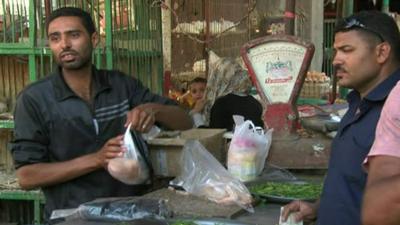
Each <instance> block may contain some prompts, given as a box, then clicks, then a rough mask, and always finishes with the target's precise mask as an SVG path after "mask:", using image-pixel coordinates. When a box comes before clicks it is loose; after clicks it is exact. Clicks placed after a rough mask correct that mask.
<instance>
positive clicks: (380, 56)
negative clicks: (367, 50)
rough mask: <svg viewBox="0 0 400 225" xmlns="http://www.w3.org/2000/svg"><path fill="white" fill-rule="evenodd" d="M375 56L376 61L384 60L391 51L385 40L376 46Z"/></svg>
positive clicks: (381, 61) (382, 61)
mask: <svg viewBox="0 0 400 225" xmlns="http://www.w3.org/2000/svg"><path fill="white" fill-rule="evenodd" d="M375 51H376V56H377V61H378V63H384V62H386V61H387V60H388V59H389V57H390V53H391V52H392V47H391V46H390V45H389V43H387V42H382V43H380V44H378V45H377V46H376V49H375Z"/></svg>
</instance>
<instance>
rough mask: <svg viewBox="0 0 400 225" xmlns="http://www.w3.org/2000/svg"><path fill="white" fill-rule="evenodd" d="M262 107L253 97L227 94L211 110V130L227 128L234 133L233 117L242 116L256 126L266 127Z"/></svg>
mask: <svg viewBox="0 0 400 225" xmlns="http://www.w3.org/2000/svg"><path fill="white" fill-rule="evenodd" d="M262 111H263V108H262V105H261V104H260V102H258V101H257V99H255V98H254V97H253V96H251V95H247V96H240V95H235V94H227V95H225V96H222V97H220V98H218V99H217V100H216V101H215V103H214V105H213V106H212V108H211V113H210V125H209V127H210V128H225V129H227V130H228V131H232V130H233V127H234V126H235V125H234V124H235V123H234V121H233V118H232V116H233V115H241V116H243V117H244V119H245V120H251V121H252V122H253V123H254V125H255V126H259V127H264V122H263V121H262V119H261V117H262Z"/></svg>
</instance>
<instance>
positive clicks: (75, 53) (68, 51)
mask: <svg viewBox="0 0 400 225" xmlns="http://www.w3.org/2000/svg"><path fill="white" fill-rule="evenodd" d="M77 54H78V53H77V52H76V51H73V50H67V51H62V52H61V53H60V55H59V56H60V57H63V56H65V55H77Z"/></svg>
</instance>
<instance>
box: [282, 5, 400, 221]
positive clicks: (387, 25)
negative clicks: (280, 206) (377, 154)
mask: <svg viewBox="0 0 400 225" xmlns="http://www.w3.org/2000/svg"><path fill="white" fill-rule="evenodd" d="M334 49H335V56H334V59H333V65H334V67H335V69H336V76H337V78H338V84H339V85H340V86H342V87H346V88H351V89H353V91H352V92H351V93H349V95H348V96H347V101H348V103H349V109H348V111H347V113H346V114H345V116H344V117H343V119H342V121H341V123H340V126H339V129H338V132H337V135H336V137H335V138H334V140H333V142H332V147H331V156H330V161H329V167H328V174H327V176H326V179H325V183H324V188H323V192H322V195H321V197H320V200H318V201H317V202H315V203H306V202H302V201H294V202H292V203H290V204H288V205H286V206H285V208H284V213H283V217H284V218H287V217H288V215H289V213H293V212H294V213H295V217H296V219H297V220H305V221H307V220H315V219H317V224H318V225H358V224H361V221H360V211H361V209H360V208H361V201H362V196H363V192H364V188H365V185H366V177H367V174H366V173H365V171H364V170H363V168H362V162H363V160H364V159H365V157H366V156H367V154H368V152H369V150H370V148H371V146H372V143H373V141H374V138H375V128H376V124H377V122H378V119H379V116H380V113H381V109H382V106H383V104H384V102H385V100H386V97H387V96H388V94H389V92H390V90H391V89H392V88H393V87H394V86H395V85H396V83H397V81H399V80H400V70H399V68H400V34H399V29H398V27H397V25H396V23H395V21H394V20H393V19H392V18H391V17H390V16H388V15H386V14H384V13H381V12H378V11H364V12H360V13H357V14H354V15H352V16H350V17H348V18H345V19H343V20H342V21H341V22H340V23H339V24H338V26H337V27H336V30H335V42H334Z"/></svg>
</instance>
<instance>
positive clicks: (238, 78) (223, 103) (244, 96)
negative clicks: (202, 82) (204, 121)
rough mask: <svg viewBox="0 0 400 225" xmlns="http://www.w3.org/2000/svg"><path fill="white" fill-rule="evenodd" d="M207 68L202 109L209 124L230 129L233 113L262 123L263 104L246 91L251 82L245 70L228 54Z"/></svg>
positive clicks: (261, 124)
mask: <svg viewBox="0 0 400 225" xmlns="http://www.w3.org/2000/svg"><path fill="white" fill-rule="evenodd" d="M210 68H211V71H210V72H211V73H210V76H209V80H208V83H207V89H206V93H207V94H206V99H207V102H206V105H205V109H204V111H205V113H204V114H205V116H206V118H208V121H209V127H210V128H225V129H227V130H228V131H232V130H233V128H234V126H235V124H234V121H233V118H232V116H233V115H241V116H243V117H244V118H245V120H251V121H252V122H253V123H254V125H255V126H260V127H264V123H263V121H262V112H263V107H262V105H261V104H260V102H259V101H258V100H257V99H255V98H254V97H253V96H251V95H250V94H249V92H250V89H251V87H252V84H251V81H250V79H249V77H248V74H247V71H246V70H244V69H243V68H242V67H241V66H240V65H239V63H237V62H236V61H235V60H233V59H229V58H218V60H216V62H215V63H214V64H210Z"/></svg>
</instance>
